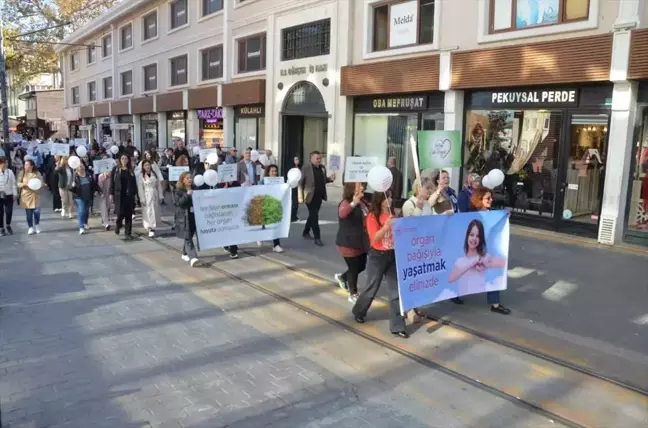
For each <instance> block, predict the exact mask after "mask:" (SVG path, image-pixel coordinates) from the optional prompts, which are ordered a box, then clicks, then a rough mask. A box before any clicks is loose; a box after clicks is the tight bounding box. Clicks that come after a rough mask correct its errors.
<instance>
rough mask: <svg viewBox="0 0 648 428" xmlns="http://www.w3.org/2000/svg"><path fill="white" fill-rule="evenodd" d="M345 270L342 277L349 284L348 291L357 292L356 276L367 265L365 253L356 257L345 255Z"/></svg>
mask: <svg viewBox="0 0 648 428" xmlns="http://www.w3.org/2000/svg"><path fill="white" fill-rule="evenodd" d="M344 261H345V262H346V264H347V270H346V272H344V273H343V274H342V279H343V280H345V281H346V283H347V285H348V286H349V293H351V294H358V276H359V275H360V273H362V272H363V271H364V270H365V268H366V267H367V253H364V254H362V255H360V256H357V257H345V258H344Z"/></svg>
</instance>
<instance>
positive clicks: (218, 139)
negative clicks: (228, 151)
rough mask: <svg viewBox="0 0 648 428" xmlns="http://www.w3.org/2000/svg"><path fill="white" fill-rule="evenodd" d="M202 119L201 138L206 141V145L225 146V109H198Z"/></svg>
mask: <svg viewBox="0 0 648 428" xmlns="http://www.w3.org/2000/svg"><path fill="white" fill-rule="evenodd" d="M197 113H198V119H199V120H200V138H201V139H202V140H204V141H205V147H215V146H216V145H217V144H218V145H220V146H221V147H222V146H223V141H224V138H223V137H224V135H223V109H222V108H221V107H218V108H210V109H202V110H198V111H197Z"/></svg>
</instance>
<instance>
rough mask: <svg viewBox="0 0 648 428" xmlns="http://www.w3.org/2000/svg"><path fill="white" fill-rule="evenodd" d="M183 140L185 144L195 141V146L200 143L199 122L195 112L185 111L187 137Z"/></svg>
mask: <svg viewBox="0 0 648 428" xmlns="http://www.w3.org/2000/svg"><path fill="white" fill-rule="evenodd" d="M185 140H186V141H185V143H187V144H189V143H190V142H191V140H196V144H199V143H200V121H199V120H198V112H197V111H196V110H188V111H187V135H186V137H185Z"/></svg>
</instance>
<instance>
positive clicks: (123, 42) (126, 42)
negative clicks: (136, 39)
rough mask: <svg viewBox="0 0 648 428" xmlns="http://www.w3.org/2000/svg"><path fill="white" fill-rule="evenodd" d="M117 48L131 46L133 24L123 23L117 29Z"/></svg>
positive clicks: (122, 48)
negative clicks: (123, 24)
mask: <svg viewBox="0 0 648 428" xmlns="http://www.w3.org/2000/svg"><path fill="white" fill-rule="evenodd" d="M119 39H120V40H119V49H121V50H124V49H128V48H132V47H133V24H128V25H125V26H123V27H122V28H121V30H119Z"/></svg>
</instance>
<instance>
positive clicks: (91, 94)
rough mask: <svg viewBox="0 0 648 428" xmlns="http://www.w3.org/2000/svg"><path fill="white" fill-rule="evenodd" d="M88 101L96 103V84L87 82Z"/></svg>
mask: <svg viewBox="0 0 648 428" xmlns="http://www.w3.org/2000/svg"><path fill="white" fill-rule="evenodd" d="M88 101H97V82H88Z"/></svg>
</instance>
